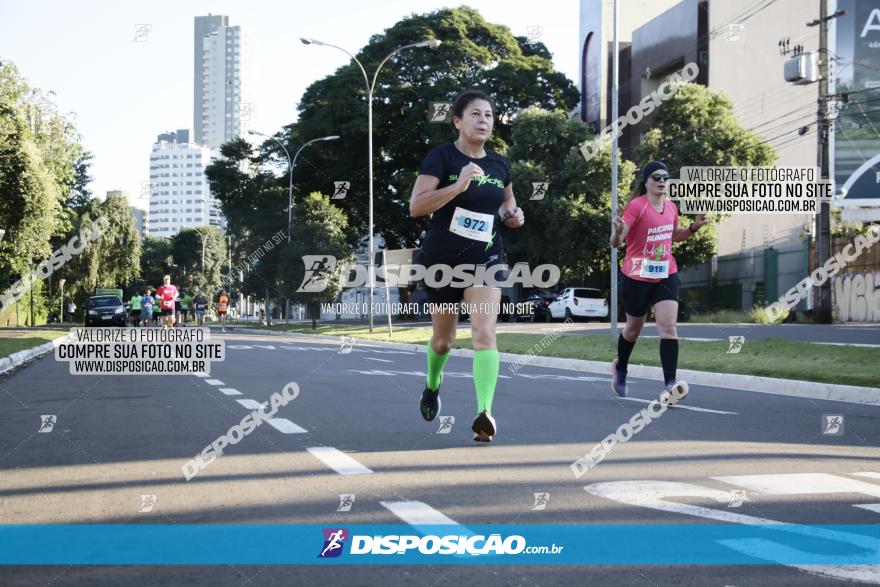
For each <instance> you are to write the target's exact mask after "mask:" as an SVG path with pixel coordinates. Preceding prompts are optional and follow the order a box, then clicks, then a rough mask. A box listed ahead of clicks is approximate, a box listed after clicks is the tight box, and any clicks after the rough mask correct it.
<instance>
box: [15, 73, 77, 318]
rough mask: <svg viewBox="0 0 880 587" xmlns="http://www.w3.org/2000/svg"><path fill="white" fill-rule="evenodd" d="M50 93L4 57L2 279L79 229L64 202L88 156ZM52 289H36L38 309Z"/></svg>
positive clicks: (23, 271)
mask: <svg viewBox="0 0 880 587" xmlns="http://www.w3.org/2000/svg"><path fill="white" fill-rule="evenodd" d="M51 96H52V93H51V92H49V93H48V94H45V93H43V92H41V91H40V90H38V89H36V88H32V87H30V86H29V85H28V84H27V83H26V82H25V81H24V79H23V78H22V76H21V74H20V73H19V71H18V69H17V68H16V67H15V65H14V64H12V63H11V62H8V61H2V62H0V228H3V229H4V230H5V231H6V235H5V238H4V239H3V241H2V242H0V284H7V283H9V282H10V280H14V279H17V278H19V277H21V276H23V275H25V274H27V273H28V272H29V271H30V270H31V269H33V268H34V267H35V266H36V265H37V264H38V263H39V262H41V261H43V260H45V259H47V258H48V257H49V255H50V254H51V252H52V250H53V249H55V248H57V246H58V245H60V244H61V243H62V242H64V241H66V240H69V238H70V237H71V236H72V235H73V234H74V233H75V232H76V231H77V229H78V227H77V217H76V214H75V213H74V212H72V211H70V210H68V209H67V208H65V207H64V203H65V202H67V201H68V199H69V198H70V197H71V191H72V190H74V189H77V188H75V187H74V186H76V185H77V183H78V180H77V174H78V170H77V168H78V166H80V167H81V171H82V173H83V174H84V175H83V177H87V167H88V158H87V154H86V153H85V150H84V149H83V147H82V145H81V144H80V137H79V135H78V134H77V132H76V128H75V126H74V124H73V123H72V121H71V120H70V119H69V118H67V117H65V116H63V115H61V114H59V113H58V111H57V107H56V106H55V105H54V103H53V102H52V100H51ZM59 273H60V272H56V274H53V277H54V278H57V277H58V276H59V275H58V274H59ZM49 289H50V288H49V287H48V286H47V285H45V284H40V285H38V286H35V288H34V289H33V290H32V292H31V294H30V295H32V296H33V297H34V304H33V306H34V308H35V309H36V308H37V307H43V306H45V302H46V297H47V295H48V292H49ZM54 304H55V302H54V301H53V307H55V306H54ZM10 311H11V310H10ZM27 311H28V312H29V311H30V300H28V308H27ZM43 315H45V312H43ZM5 317H8V314H7V316H5ZM5 317H4V316H0V321H3V320H4V318H5ZM35 318H36V316H35ZM36 322H39V320H36Z"/></svg>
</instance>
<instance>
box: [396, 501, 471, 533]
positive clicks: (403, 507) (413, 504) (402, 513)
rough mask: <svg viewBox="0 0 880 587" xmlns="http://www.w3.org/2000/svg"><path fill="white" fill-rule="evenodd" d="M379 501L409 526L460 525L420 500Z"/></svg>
mask: <svg viewBox="0 0 880 587" xmlns="http://www.w3.org/2000/svg"><path fill="white" fill-rule="evenodd" d="M379 503H380V504H382V505H383V506H384V507H385V508H386V509H387V510H388V511H390V512H391V513H392V514H394V515H395V516H397V517H398V518H400V519H401V520H403V521H404V522H406V523H407V524H409V525H410V526H416V527H418V526H436V525H439V524H444V525H446V524H451V525H456V526H459V525H460V524H459V523H458V522H456V521H455V520H453V519H452V518H449V517H447V516H446V515H444V514H442V513H440V512H438V511H437V510H435V509H434V508H432V507H431V506H429V505H428V504H426V503H423V502H421V501H380V502H379Z"/></svg>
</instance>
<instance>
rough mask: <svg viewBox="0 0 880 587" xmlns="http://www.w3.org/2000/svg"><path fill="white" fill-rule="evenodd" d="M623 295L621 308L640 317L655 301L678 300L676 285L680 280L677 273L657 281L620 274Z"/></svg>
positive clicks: (631, 314)
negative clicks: (641, 279) (642, 279)
mask: <svg viewBox="0 0 880 587" xmlns="http://www.w3.org/2000/svg"><path fill="white" fill-rule="evenodd" d="M620 278H621V281H620V285H621V289H622V290H623V291H622V295H623V309H624V311H625V312H626V313H627V314H629V315H630V316H635V317H636V318H641V317H642V316H644V315H645V314H647V313H648V307H649V306H653V305H654V304H656V303H657V302H662V301H665V300H671V301H673V302H677V301H678V286H679V284H680V283H681V281H680V280H679V279H678V273H673V274H672V275H670V276H669V277H667V278H666V279H662V280H660V281H658V282H652V281H639V280H638V279H632V278H631V277H627V276H626V275H624V274H623V273H621V274H620Z"/></svg>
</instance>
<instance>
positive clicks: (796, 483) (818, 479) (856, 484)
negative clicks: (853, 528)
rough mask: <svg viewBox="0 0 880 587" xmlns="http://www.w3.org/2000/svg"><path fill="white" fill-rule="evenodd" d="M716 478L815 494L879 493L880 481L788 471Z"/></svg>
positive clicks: (782, 491)
mask: <svg viewBox="0 0 880 587" xmlns="http://www.w3.org/2000/svg"><path fill="white" fill-rule="evenodd" d="M712 479H715V480H716V481H721V482H722V483H729V484H731V485H736V486H737V487H742V488H744V489H748V490H749V491H755V492H757V493H771V494H773V495H818V494H827V493H862V494H864V495H870V496H871V497H880V485H875V484H874V483H866V482H864V481H858V480H856V479H847V478H846V477H838V476H837V475H829V474H827V473H787V474H779V475H739V476H734V477H712Z"/></svg>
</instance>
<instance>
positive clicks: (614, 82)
mask: <svg viewBox="0 0 880 587" xmlns="http://www.w3.org/2000/svg"><path fill="white" fill-rule="evenodd" d="M619 15H620V9H619V7H618V5H617V0H614V40H613V44H612V47H613V49H612V57H611V60H612V61H611V120H617V116H618V114H619V112H618V109H619V108H620V105H619V102H620V98H619V96H618V87H617V86H618V81H619V80H618V78H619V76H620V64H619V62H620V42H619V39H618V33H619V30H618V27H619V23H618V20H619ZM618 165H619V162H618V147H617V133H615V132H612V133H611V225H612V226H614V220H615V219H616V218H617V182H618V179H617V172H618ZM619 270H620V269H619V268H618V266H617V247H611V310H610V313H611V315H610V316H608V324H609V325H610V326H611V343H612V344H617V272H618V271H619Z"/></svg>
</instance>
